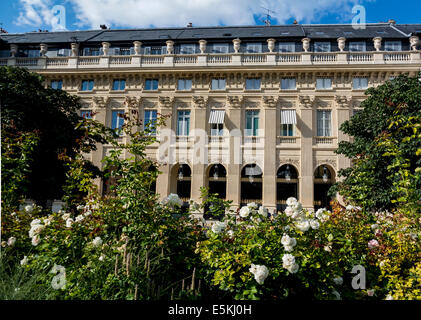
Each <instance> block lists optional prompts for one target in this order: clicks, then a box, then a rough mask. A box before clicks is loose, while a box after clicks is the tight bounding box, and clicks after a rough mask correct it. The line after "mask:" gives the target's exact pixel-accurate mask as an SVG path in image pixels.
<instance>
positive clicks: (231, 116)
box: [0, 23, 421, 209]
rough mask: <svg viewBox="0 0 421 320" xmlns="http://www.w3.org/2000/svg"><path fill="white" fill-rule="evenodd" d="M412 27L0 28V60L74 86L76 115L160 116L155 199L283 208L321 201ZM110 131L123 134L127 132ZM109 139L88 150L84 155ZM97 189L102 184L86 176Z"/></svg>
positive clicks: (117, 120) (411, 64)
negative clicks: (174, 196) (354, 126)
mask: <svg viewBox="0 0 421 320" xmlns="http://www.w3.org/2000/svg"><path fill="white" fill-rule="evenodd" d="M420 32H421V25H397V24H394V23H391V24H369V25H367V26H366V28H365V29H354V28H353V27H352V26H351V25H291V26H254V27H206V28H192V27H188V28H173V29H140V30H92V31H72V32H55V33H53V32H51V33H47V32H36V33H25V34H1V35H0V66H5V65H10V66H22V67H26V68H28V69H30V70H31V71H34V72H38V73H40V74H43V75H44V76H45V78H46V85H48V86H52V87H54V88H61V89H63V90H66V91H67V92H69V93H70V94H76V95H78V96H80V98H81V101H82V104H83V108H82V111H81V115H82V116H87V117H91V116H92V115H93V118H94V119H95V120H98V121H100V122H102V123H104V124H106V125H108V126H111V127H113V128H116V129H118V128H119V127H120V126H121V125H122V123H123V119H122V118H121V117H119V114H121V113H124V112H128V111H129V110H133V109H135V110H137V111H138V112H139V114H140V115H141V117H142V119H143V123H144V125H146V124H147V123H153V121H154V120H155V119H156V118H157V116H158V115H159V114H162V115H165V116H168V119H167V121H166V124H165V126H164V127H161V128H159V129H158V131H157V132H156V134H157V136H158V138H159V139H158V140H159V141H160V143H154V144H153V145H151V146H150V147H149V148H148V150H147V154H148V157H150V158H151V159H154V160H156V161H157V162H156V163H157V167H158V169H159V171H160V172H161V174H160V175H159V177H158V181H157V183H156V192H157V193H158V194H159V195H160V198H164V197H165V196H167V195H168V194H170V193H178V194H179V195H180V196H181V198H182V199H183V200H185V201H186V204H187V202H188V200H190V199H192V200H194V201H196V202H199V198H200V187H202V186H206V187H209V188H210V189H211V191H212V192H217V193H218V194H220V196H221V197H223V198H225V199H227V200H232V201H233V206H240V205H244V204H246V203H249V202H256V203H259V204H262V205H264V206H265V207H268V208H270V209H276V208H277V209H282V207H283V206H284V205H285V201H286V199H287V198H288V197H290V196H295V197H296V198H298V199H299V200H300V202H301V203H302V204H303V206H304V207H306V208H314V207H316V208H317V207H320V206H328V204H329V198H328V196H327V190H328V188H329V186H330V185H331V184H332V183H334V182H335V180H336V179H337V172H338V170H339V169H341V168H346V167H349V166H350V165H351V164H350V161H349V160H348V159H346V158H344V157H343V156H340V155H337V154H335V153H334V150H335V149H336V148H337V146H338V143H339V142H340V141H349V140H350V139H352V138H351V137H348V136H346V135H344V134H343V133H342V132H341V131H340V130H339V127H340V125H341V124H342V123H343V122H344V121H346V120H348V119H350V118H351V117H352V116H353V114H354V113H355V112H358V110H359V108H360V104H361V102H362V101H363V100H364V99H365V98H366V96H365V94H364V91H365V89H366V88H368V87H372V86H377V85H380V84H382V83H384V82H385V81H387V80H390V79H392V78H393V77H396V76H397V75H399V74H402V73H405V74H409V75H411V76H415V75H416V74H417V72H419V70H420V68H421V57H420V51H419V50H418V49H419V44H420V43H419V33H420ZM121 139H122V140H123V141H124V139H126V137H125V136H122V137H121ZM110 148H111V146H107V145H101V146H99V148H98V150H97V151H95V152H93V153H92V154H89V155H87V157H89V158H90V159H91V160H92V161H93V162H94V163H95V164H96V165H98V166H101V159H102V158H103V156H104V155H105V154H107V152H109V150H110ZM98 185H99V187H100V188H101V189H103V184H102V183H98Z"/></svg>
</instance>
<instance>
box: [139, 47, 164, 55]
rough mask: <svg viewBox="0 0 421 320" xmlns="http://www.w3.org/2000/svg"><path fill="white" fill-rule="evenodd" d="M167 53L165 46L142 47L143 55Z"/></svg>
mask: <svg viewBox="0 0 421 320" xmlns="http://www.w3.org/2000/svg"><path fill="white" fill-rule="evenodd" d="M166 53H167V46H159V47H145V48H144V49H143V54H145V55H160V54H166Z"/></svg>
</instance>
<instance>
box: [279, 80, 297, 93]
mask: <svg viewBox="0 0 421 320" xmlns="http://www.w3.org/2000/svg"><path fill="white" fill-rule="evenodd" d="M296 85H297V84H296V80H295V78H282V79H281V89H282V90H295V89H296Z"/></svg>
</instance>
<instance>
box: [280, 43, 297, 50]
mask: <svg viewBox="0 0 421 320" xmlns="http://www.w3.org/2000/svg"><path fill="white" fill-rule="evenodd" d="M279 52H295V43H294V42H282V43H280V44H279Z"/></svg>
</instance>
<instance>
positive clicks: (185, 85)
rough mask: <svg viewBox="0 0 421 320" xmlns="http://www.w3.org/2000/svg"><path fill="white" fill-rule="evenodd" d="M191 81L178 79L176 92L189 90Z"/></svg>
mask: <svg viewBox="0 0 421 320" xmlns="http://www.w3.org/2000/svg"><path fill="white" fill-rule="evenodd" d="M191 87H192V81H191V79H178V86H177V90H191Z"/></svg>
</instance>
